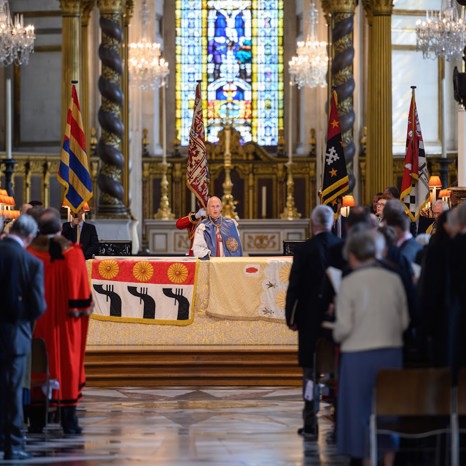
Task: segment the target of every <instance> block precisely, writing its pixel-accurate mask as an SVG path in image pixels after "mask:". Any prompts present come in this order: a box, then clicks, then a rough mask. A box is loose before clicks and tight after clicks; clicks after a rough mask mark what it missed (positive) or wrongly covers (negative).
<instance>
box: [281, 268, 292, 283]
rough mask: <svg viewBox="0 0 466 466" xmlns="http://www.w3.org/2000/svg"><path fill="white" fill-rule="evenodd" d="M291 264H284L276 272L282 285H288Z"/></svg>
mask: <svg viewBox="0 0 466 466" xmlns="http://www.w3.org/2000/svg"><path fill="white" fill-rule="evenodd" d="M290 271H291V264H285V265H282V266H281V267H280V270H279V271H278V276H279V278H280V281H281V282H282V283H288V281H289V279H290Z"/></svg>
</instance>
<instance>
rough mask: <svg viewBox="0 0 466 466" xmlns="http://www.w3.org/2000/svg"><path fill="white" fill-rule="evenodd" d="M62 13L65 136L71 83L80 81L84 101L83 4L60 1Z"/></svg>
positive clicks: (78, 1) (74, 0)
mask: <svg viewBox="0 0 466 466" xmlns="http://www.w3.org/2000/svg"><path fill="white" fill-rule="evenodd" d="M60 9H61V11H62V17H63V26H62V44H63V53H62V99H61V101H62V114H63V117H62V119H61V120H62V131H61V134H65V125H66V116H67V113H68V106H69V103H70V98H71V81H78V86H77V91H78V97H79V101H80V102H81V101H82V87H81V85H82V83H81V82H80V79H81V2H80V0H60Z"/></svg>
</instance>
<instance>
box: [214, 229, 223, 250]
mask: <svg viewBox="0 0 466 466" xmlns="http://www.w3.org/2000/svg"><path fill="white" fill-rule="evenodd" d="M221 241H222V239H221V237H220V228H216V229H215V248H216V249H217V257H220V255H221V254H220V242H221Z"/></svg>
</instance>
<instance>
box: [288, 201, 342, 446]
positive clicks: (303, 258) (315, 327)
mask: <svg viewBox="0 0 466 466" xmlns="http://www.w3.org/2000/svg"><path fill="white" fill-rule="evenodd" d="M333 221H334V213H333V210H332V209H331V208H330V207H328V206H326V205H319V206H317V207H315V208H314V210H313V211H312V213H311V231H312V234H313V237H312V238H311V239H309V240H307V241H305V242H304V243H303V244H301V245H299V246H298V247H297V248H296V250H295V253H294V256H293V265H292V267H291V271H290V278H289V284H288V290H287V294H286V308H285V314H286V323H287V325H288V327H289V328H290V329H291V330H294V331H296V330H297V331H298V363H299V365H300V366H301V367H302V369H303V398H304V409H303V421H304V424H303V427H302V428H300V429H298V434H299V435H302V436H303V437H305V438H307V439H314V438H316V437H317V431H316V426H317V423H316V422H315V416H316V412H315V406H314V403H315V401H314V400H313V399H310V398H311V397H310V396H309V395H308V394H310V393H312V392H313V390H311V389H310V387H312V385H313V382H312V380H313V365H314V352H315V345H316V342H317V339H318V338H319V337H321V336H323V335H324V334H325V331H324V330H323V329H322V321H323V320H324V314H325V309H324V306H323V303H322V284H323V280H324V277H325V270H326V268H327V266H328V260H329V249H330V248H331V247H333V246H335V245H336V244H338V243H340V242H341V241H342V240H341V239H340V238H338V237H337V236H336V235H334V234H333V233H331V230H332V226H333ZM306 388H307V390H306Z"/></svg>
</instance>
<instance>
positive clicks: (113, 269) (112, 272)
mask: <svg viewBox="0 0 466 466" xmlns="http://www.w3.org/2000/svg"><path fill="white" fill-rule="evenodd" d="M119 271H120V267H119V265H118V262H117V261H116V260H111V259H106V260H103V261H102V262H101V263H100V264H99V274H100V276H101V277H103V278H106V279H107V280H111V279H112V278H115V277H116V276H117V275H118V272H119Z"/></svg>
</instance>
